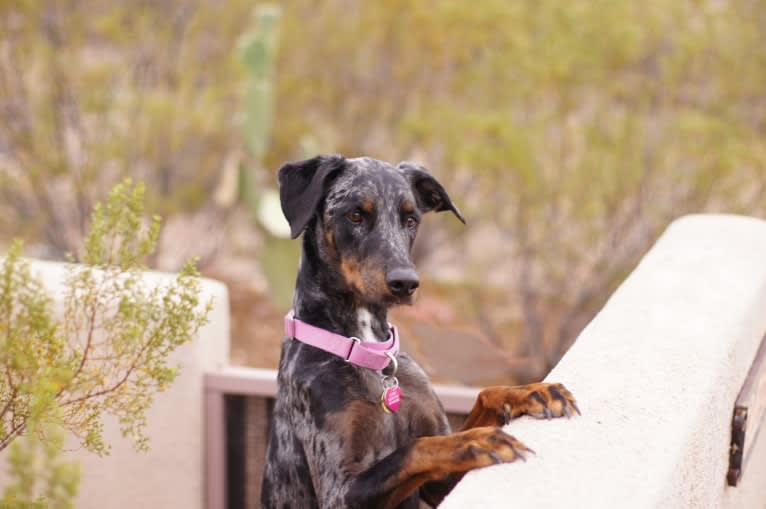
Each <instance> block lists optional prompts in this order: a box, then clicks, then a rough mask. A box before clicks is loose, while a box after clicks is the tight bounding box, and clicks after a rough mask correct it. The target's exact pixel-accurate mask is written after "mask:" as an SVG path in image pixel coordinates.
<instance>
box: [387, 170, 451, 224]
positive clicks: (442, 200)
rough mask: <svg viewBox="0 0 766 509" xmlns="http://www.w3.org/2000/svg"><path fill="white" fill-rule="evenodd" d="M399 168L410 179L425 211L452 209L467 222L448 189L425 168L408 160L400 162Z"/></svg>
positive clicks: (417, 199) (421, 207) (421, 208)
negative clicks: (453, 201)
mask: <svg viewBox="0 0 766 509" xmlns="http://www.w3.org/2000/svg"><path fill="white" fill-rule="evenodd" d="M398 168H399V170H401V172H402V173H403V174H404V176H405V177H406V178H407V180H409V182H410V186H412V192H413V193H414V194H415V200H416V201H417V202H418V208H419V209H420V210H422V211H423V212H430V211H434V212H441V211H443V210H451V211H452V213H453V214H455V215H456V216H457V218H458V219H460V221H461V222H462V223H463V224H465V218H464V217H463V214H461V213H460V210H458V208H457V207H456V206H455V204H454V203H452V200H451V199H450V197H449V195H448V194H447V191H445V190H444V187H443V186H442V185H441V184H440V183H439V181H438V180H436V179H435V178H433V176H431V174H430V173H428V171H427V170H426V169H425V168H423V167H422V166H420V165H418V164H415V163H410V162H407V161H405V162H402V163H399V166H398Z"/></svg>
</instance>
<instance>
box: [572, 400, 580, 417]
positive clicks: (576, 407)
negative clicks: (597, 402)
mask: <svg viewBox="0 0 766 509" xmlns="http://www.w3.org/2000/svg"><path fill="white" fill-rule="evenodd" d="M572 406H573V407H574V409H575V411H576V412H577V415H582V413H581V412H580V408H579V407H578V406H577V402H576V401H572Z"/></svg>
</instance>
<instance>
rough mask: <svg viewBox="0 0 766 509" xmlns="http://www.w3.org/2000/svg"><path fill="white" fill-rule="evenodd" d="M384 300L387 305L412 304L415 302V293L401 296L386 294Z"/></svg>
mask: <svg viewBox="0 0 766 509" xmlns="http://www.w3.org/2000/svg"><path fill="white" fill-rule="evenodd" d="M385 301H386V304H387V305H388V306H412V305H413V304H414V303H415V293H412V294H410V295H406V296H403V297H397V296H396V295H393V294H388V295H387V296H386V298H385Z"/></svg>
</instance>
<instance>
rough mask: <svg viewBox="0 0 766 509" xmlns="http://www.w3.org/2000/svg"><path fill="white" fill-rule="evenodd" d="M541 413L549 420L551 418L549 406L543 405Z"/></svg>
mask: <svg viewBox="0 0 766 509" xmlns="http://www.w3.org/2000/svg"><path fill="white" fill-rule="evenodd" d="M543 413H544V414H545V418H546V419H548V420H549V421H550V420H551V419H552V418H553V414H552V413H551V409H550V408H548V407H545V408H544V409H543Z"/></svg>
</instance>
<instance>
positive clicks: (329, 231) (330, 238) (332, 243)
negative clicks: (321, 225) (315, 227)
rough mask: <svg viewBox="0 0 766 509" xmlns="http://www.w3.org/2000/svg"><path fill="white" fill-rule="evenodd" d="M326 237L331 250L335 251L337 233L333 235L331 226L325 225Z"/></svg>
mask: <svg viewBox="0 0 766 509" xmlns="http://www.w3.org/2000/svg"><path fill="white" fill-rule="evenodd" d="M324 238H325V240H326V241H327V245H328V246H329V248H330V250H331V251H332V252H335V235H333V230H332V228H331V227H330V226H325V230H324Z"/></svg>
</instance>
